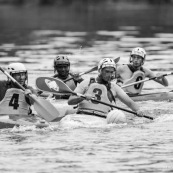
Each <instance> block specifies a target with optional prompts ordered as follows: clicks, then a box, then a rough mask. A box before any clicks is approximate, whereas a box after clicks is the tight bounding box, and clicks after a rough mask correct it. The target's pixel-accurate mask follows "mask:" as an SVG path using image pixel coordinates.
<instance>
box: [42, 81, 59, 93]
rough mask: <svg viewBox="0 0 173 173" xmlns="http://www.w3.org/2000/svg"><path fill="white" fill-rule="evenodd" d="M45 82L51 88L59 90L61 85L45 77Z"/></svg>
mask: <svg viewBox="0 0 173 173" xmlns="http://www.w3.org/2000/svg"><path fill="white" fill-rule="evenodd" d="M45 83H46V85H47V86H48V87H49V88H50V89H51V90H55V91H59V86H58V85H57V84H56V82H55V81H51V80H48V79H45Z"/></svg>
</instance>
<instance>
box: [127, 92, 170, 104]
mask: <svg viewBox="0 0 173 173" xmlns="http://www.w3.org/2000/svg"><path fill="white" fill-rule="evenodd" d="M130 98H131V99H132V100H133V101H148V100H153V101H164V100H171V99H173V90H172V91H169V92H155V93H147V94H138V95H134V96H130Z"/></svg>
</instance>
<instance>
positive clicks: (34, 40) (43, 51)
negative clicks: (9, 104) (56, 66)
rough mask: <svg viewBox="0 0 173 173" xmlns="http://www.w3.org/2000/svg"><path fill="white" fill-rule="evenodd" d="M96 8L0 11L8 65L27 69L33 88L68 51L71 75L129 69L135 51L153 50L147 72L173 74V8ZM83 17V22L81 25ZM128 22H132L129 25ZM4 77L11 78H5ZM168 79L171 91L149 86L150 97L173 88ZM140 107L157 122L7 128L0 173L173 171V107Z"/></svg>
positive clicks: (2, 139) (140, 120)
mask: <svg viewBox="0 0 173 173" xmlns="http://www.w3.org/2000/svg"><path fill="white" fill-rule="evenodd" d="M100 6H102V7H103V6H104V5H103V4H102V5H100ZM100 6H99V7H100ZM89 7H90V8H89ZM89 7H88V8H87V10H89V12H91V11H92V13H86V12H85V13H84V12H80V11H79V10H78V11H75V10H74V9H75V8H78V7H74V6H73V7H66V8H68V10H70V11H69V13H64V9H63V8H62V10H61V11H59V12H57V9H56V8H51V10H50V9H49V8H47V7H45V8H34V9H33V10H32V11H31V10H29V9H30V8H29V7H24V8H22V9H19V7H13V6H10V7H9V6H5V7H4V6H3V7H1V12H2V14H3V15H0V21H1V26H2V27H1V34H0V38H1V39H0V43H1V44H0V50H1V52H0V54H1V57H0V63H1V66H3V67H6V65H7V64H8V63H10V62H16V61H21V62H23V63H25V65H26V67H27V68H28V70H29V84H30V85H32V86H34V87H35V83H34V82H35V79H36V77H39V76H51V75H52V74H53V59H54V57H55V56H56V54H59V53H67V54H68V55H69V58H70V60H71V69H72V71H74V72H84V71H85V70H88V69H89V68H92V67H93V66H95V65H97V63H98V61H99V60H100V59H102V58H103V57H114V58H115V57H118V56H120V57H121V59H120V62H119V63H127V62H128V59H129V53H130V50H131V49H132V48H133V47H135V46H142V47H144V48H145V49H146V51H147V59H146V62H145V66H146V67H148V68H151V69H152V70H153V71H155V72H162V73H168V72H171V71H172V70H173V67H172V54H173V51H172V46H173V41H172V40H173V39H172V38H173V34H172V32H171V30H172V24H171V21H172V20H170V19H171V14H172V13H169V10H171V9H172V7H171V6H169V7H165V6H163V7H162V8H161V7H157V8H156V7H155V6H154V7H153V6H150V7H146V6H145V5H143V6H141V8H140V9H138V8H137V6H135V7H134V6H133V8H132V6H130V7H131V8H130V9H129V8H128V9H129V10H128V11H126V10H122V11H121V10H117V8H118V7H120V6H116V7H114V8H113V7H112V8H111V6H109V8H108V7H107V8H105V9H109V10H105V11H104V12H105V13H103V12H102V11H100V10H99V8H98V6H97V7H93V6H92V7H91V6H89ZM138 7H139V6H138ZM64 8H65V7H64ZM83 8H84V7H83ZM124 8H125V7H123V9H124ZM102 9H103V8H102ZM121 9H122V6H121ZM85 10H86V7H85ZM158 10H160V11H162V12H165V13H164V14H165V16H166V14H169V18H168V17H165V18H164V20H163V16H162V15H161V14H160V13H158V15H156V11H158ZM108 11H109V12H114V13H109V12H108ZM7 12H8V14H7ZM46 12H47V13H46ZM79 12H80V13H79ZM149 12H150V13H151V12H152V15H142V16H141V14H149ZM38 13H39V14H40V15H39V16H38V15H36V14H38ZM22 14H23V15H22ZM24 14H25V15H24ZM55 14H56V15H55ZM58 14H59V15H58ZM62 14H64V15H62ZM79 14H80V15H79ZM101 14H102V15H103V14H104V15H103V16H104V18H103V22H101V21H100V19H101V18H100V15H101ZM105 14H106V15H105ZM112 14H113V15H112ZM115 14H116V15H115ZM162 14H163V13H162ZM32 15H33V16H32ZM53 16H54V17H53ZM55 16H56V17H55ZM77 16H78V18H77V19H79V20H76V22H77V23H75V22H74V21H75V19H76V17H77ZM106 16H107V17H108V18H107V19H108V20H106ZM115 16H116V17H117V18H116V17H115ZM126 16H129V18H127V19H125V17H126ZM132 16H135V17H134V18H132ZM138 16H139V17H138ZM150 16H152V17H150ZM141 18H144V19H145V20H142V21H141V20H140V19H141ZM31 19H32V20H31ZM44 19H46V20H44ZM84 19H85V20H84ZM116 19H118V20H116ZM120 19H121V20H120ZM129 19H131V20H129ZM133 19H134V20H133ZM156 19H157V20H156ZM115 20H116V21H117V22H114V21H115ZM55 21H57V22H55ZM96 21H97V22H96ZM139 21H140V22H139ZM163 21H164V22H163ZM125 24H126V25H125ZM137 24H139V25H137ZM70 28H71V29H70ZM96 74H97V72H94V73H92V75H94V76H95V75H96ZM90 76H91V74H88V75H85V77H86V78H88V77H90ZM0 77H1V79H2V78H3V79H5V78H6V77H5V76H4V75H3V74H2V73H1V74H0ZM167 79H168V81H169V84H170V85H169V87H167V88H164V87H163V86H161V85H160V84H157V83H155V82H153V81H149V82H146V83H145V85H144V92H155V91H169V90H171V89H172V88H173V77H172V76H171V75H170V76H167ZM139 104H140V106H141V107H142V109H143V110H145V111H146V112H147V113H148V115H149V116H153V117H155V118H156V119H155V120H154V121H153V122H152V121H150V120H147V119H145V118H137V117H136V118H135V121H134V124H131V125H107V126H96V127H95V126H90V127H88V126H85V125H81V124H80V125H79V124H75V123H73V122H71V124H69V125H68V126H62V125H60V124H56V125H55V124H54V123H51V126H52V128H51V129H50V128H47V129H36V128H35V127H20V128H14V129H4V130H1V131H0V133H1V135H0V146H1V151H0V154H1V157H0V163H1V164H0V172H2V173H3V172H4V173H6V172H12V173H15V172H16V173H19V172H26V173H27V172H28V173H29V172H37V173H47V172H72V173H73V172H86V173H90V172H100V173H101V172H107V173H108V172H109V173H111V172H172V170H173V166H172V165H173V164H172V163H173V157H172V155H173V149H172V142H173V141H172V133H173V127H172V121H173V118H172V113H173V110H172V102H169V101H164V102H154V101H147V102H139ZM129 116H130V114H129ZM131 116H132V115H131Z"/></svg>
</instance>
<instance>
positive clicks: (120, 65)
mask: <svg viewBox="0 0 173 173" xmlns="http://www.w3.org/2000/svg"><path fill="white" fill-rule="evenodd" d="M127 68H128V66H127V64H119V65H118V66H117V71H124V70H125V69H127Z"/></svg>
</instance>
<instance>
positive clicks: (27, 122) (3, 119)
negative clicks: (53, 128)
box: [0, 115, 49, 129]
mask: <svg viewBox="0 0 173 173" xmlns="http://www.w3.org/2000/svg"><path fill="white" fill-rule="evenodd" d="M15 126H17V127H19V126H35V127H38V128H43V127H48V126H49V124H48V123H47V122H46V121H44V120H42V119H40V118H38V117H37V116H35V115H28V116H27V117H26V116H23V117H22V116H18V115H10V116H9V115H3V116H0V129H5V128H13V127H15Z"/></svg>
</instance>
